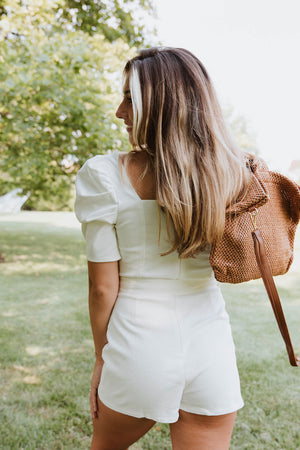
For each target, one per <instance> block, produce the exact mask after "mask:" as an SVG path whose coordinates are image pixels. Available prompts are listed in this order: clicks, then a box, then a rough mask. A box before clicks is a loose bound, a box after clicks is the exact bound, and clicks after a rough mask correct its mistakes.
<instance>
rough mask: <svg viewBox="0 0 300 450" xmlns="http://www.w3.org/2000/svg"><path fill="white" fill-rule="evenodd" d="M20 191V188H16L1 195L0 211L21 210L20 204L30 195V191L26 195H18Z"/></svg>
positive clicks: (7, 212)
mask: <svg viewBox="0 0 300 450" xmlns="http://www.w3.org/2000/svg"><path fill="white" fill-rule="evenodd" d="M21 192H22V189H21V188H16V189H13V190H12V191H10V192H8V193H7V194H5V195H2V197H0V213H6V214H17V213H19V212H20V211H21V207H22V205H23V204H24V203H25V202H26V200H27V199H28V198H29V196H30V193H28V194H26V195H19V194H20V193H21Z"/></svg>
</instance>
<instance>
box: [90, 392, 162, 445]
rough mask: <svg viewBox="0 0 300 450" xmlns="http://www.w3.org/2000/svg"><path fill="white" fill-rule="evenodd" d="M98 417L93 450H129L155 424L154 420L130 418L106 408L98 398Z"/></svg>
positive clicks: (94, 425) (94, 421)
mask: <svg viewBox="0 0 300 450" xmlns="http://www.w3.org/2000/svg"><path fill="white" fill-rule="evenodd" d="M97 401H98V417H97V418H96V419H93V428H94V430H93V439H92V445H91V450H127V448H128V447H129V446H130V445H132V444H133V443H134V442H136V441H137V440H138V439H140V438H141V437H142V436H143V435H144V434H145V433H147V431H149V430H150V428H152V427H153V425H154V424H155V421H154V420H150V419H146V418H141V419H138V418H136V417H132V416H128V415H126V414H121V413H119V412H116V411H113V410H112V409H110V408H108V407H107V406H105V405H104V404H103V403H102V402H101V401H100V400H99V397H97Z"/></svg>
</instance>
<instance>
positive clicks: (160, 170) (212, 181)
mask: <svg viewBox="0 0 300 450" xmlns="http://www.w3.org/2000/svg"><path fill="white" fill-rule="evenodd" d="M124 76H125V78H129V89H130V94H131V98H132V105H133V139H134V142H135V143H136V145H137V149H138V150H139V151H141V150H145V151H146V152H147V153H148V155H149V162H148V165H147V167H146V169H145V171H144V173H143V174H145V173H146V171H147V169H148V168H149V167H150V166H151V168H152V170H153V173H154V176H155V182H156V198H157V202H158V204H159V205H160V207H161V209H162V210H163V211H164V212H165V214H166V222H167V227H168V235H169V239H170V242H171V244H172V248H171V249H170V250H169V251H168V252H165V253H162V254H161V255H167V254H169V253H171V252H173V251H175V250H177V252H178V254H179V256H180V257H181V258H189V257H195V256H196V255H197V254H198V253H199V252H200V251H203V250H204V249H206V248H207V247H208V246H209V245H210V244H211V243H212V242H213V240H214V239H219V238H220V237H221V236H222V234H223V230H224V223H225V209H226V207H227V206H228V205H229V204H231V203H232V202H233V201H235V200H236V199H237V198H238V197H239V196H240V195H241V194H242V193H243V192H244V190H245V188H246V186H247V184H248V180H249V171H248V169H247V168H246V164H245V161H244V157H243V156H244V155H243V153H242V152H241V150H240V149H239V147H238V146H237V144H236V142H235V141H234V139H233V137H232V136H231V134H230V132H229V130H228V129H227V126H226V124H225V120H224V117H223V114H222V111H221V107H220V105H219V103H218V100H217V97H216V93H215V91H214V88H213V85H212V83H211V80H210V78H209V76H208V74H207V71H206V69H205V68H204V66H203V64H202V63H201V62H200V61H199V60H198V59H197V58H196V57H195V56H194V55H193V54H192V53H190V52H189V51H187V50H184V49H180V48H157V47H155V48H150V49H146V50H141V51H140V52H139V54H138V56H136V57H134V58H133V59H131V60H129V61H128V62H127V64H126V66H125V68H124ZM170 222H171V223H172V225H173V229H174V234H173V240H172V239H171V238H170V232H169V225H170ZM160 226H161V224H160Z"/></svg>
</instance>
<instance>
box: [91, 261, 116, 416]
mask: <svg viewBox="0 0 300 450" xmlns="http://www.w3.org/2000/svg"><path fill="white" fill-rule="evenodd" d="M88 272H89V312H90V321H91V328H92V333H93V339H94V345H95V354H96V362H95V367H94V373H93V376H92V383H91V392H90V406H91V414H92V417H96V416H97V401H96V400H97V389H98V385H99V382H100V376H101V370H102V365H103V360H102V350H103V347H104V345H105V344H106V342H107V338H106V333H107V326H108V321H109V318H110V315H111V313H112V310H113V307H114V304H115V301H116V299H117V296H118V292H119V268H118V261H112V262H91V261H88Z"/></svg>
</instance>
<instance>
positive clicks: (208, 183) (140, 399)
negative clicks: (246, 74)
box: [75, 48, 249, 450]
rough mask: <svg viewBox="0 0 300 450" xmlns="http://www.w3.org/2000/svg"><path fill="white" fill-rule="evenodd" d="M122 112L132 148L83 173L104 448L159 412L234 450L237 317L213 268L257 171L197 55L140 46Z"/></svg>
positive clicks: (94, 407) (93, 399) (198, 437)
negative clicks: (229, 212) (229, 209)
mask: <svg viewBox="0 0 300 450" xmlns="http://www.w3.org/2000/svg"><path fill="white" fill-rule="evenodd" d="M116 115H117V117H118V118H119V119H122V120H123V121H124V123H125V125H126V127H127V132H128V134H129V140H130V143H131V144H132V146H133V150H132V151H131V152H129V153H128V154H126V153H120V152H118V151H117V150H116V151H114V152H113V153H110V154H107V155H99V156H96V157H94V158H91V159H89V160H88V161H87V162H86V163H85V164H84V166H83V167H82V168H81V170H80V171H79V173H78V176H77V180H76V188H77V198H76V205H75V207H76V214H77V217H78V219H79V220H80V221H81V222H82V230H83V234H84V236H85V239H86V243H87V259H88V272H89V307H90V320H91V327H92V332H93V337H94V343H95V353H96V361H95V367H94V373H93V377H92V385H91V392H90V403H91V413H92V417H93V425H94V433H93V439H92V447H91V448H92V449H98V450H104V449H106V450H108V449H110V450H118V449H119V450H124V449H127V448H128V447H129V446H130V445H131V444H133V443H134V442H136V441H137V440H138V439H139V438H141V437H142V436H143V435H144V434H145V433H146V432H147V431H148V430H149V429H150V428H151V427H152V426H153V425H154V424H155V422H156V421H159V422H164V423H169V424H170V431H171V438H172V445H173V449H175V450H187V449H188V450H196V449H197V450H199V449H205V450H208V449H213V450H223V449H228V448H229V443H230V438H231V433H232V429H233V425H234V421H235V416H236V411H237V410H238V409H240V408H241V407H242V406H243V400H242V397H241V393H240V384H239V376H238V371H237V367H236V359H235V350H234V344H233V340H232V335H231V328H230V323H229V318H228V314H227V312H226V310H225V305H224V300H223V297H222V294H221V292H220V289H219V286H218V284H217V282H216V280H215V278H214V276H213V272H212V269H211V267H210V265H209V249H210V245H211V243H212V241H213V240H214V239H216V238H218V237H219V236H221V235H222V232H223V227H224V218H225V215H224V211H225V208H226V206H228V205H229V204H230V203H231V202H234V201H236V199H237V198H238V197H239V196H240V195H242V194H243V192H244V190H245V188H246V187H247V183H248V179H249V173H248V170H247V168H246V165H245V162H244V157H243V154H242V153H241V152H240V150H239V149H238V148H237V146H236V144H235V143H234V141H233V139H232V138H231V136H230V134H229V132H228V130H227V128H226V126H225V123H224V119H223V116H222V112H221V109H220V106H219V104H218V101H217V98H216V95H215V92H214V89H213V86H212V83H211V81H210V78H209V76H208V74H207V72H206V70H205V68H204V67H203V65H202V64H201V62H200V61H199V60H198V59H197V58H196V57H195V56H194V55H193V54H191V53H190V52H188V51H187V50H183V49H177V48H152V49H147V50H142V51H140V53H139V54H138V56H136V57H135V58H133V59H132V60H130V61H128V63H127V64H126V66H125V69H124V98H123V101H122V103H121V104H120V106H119V108H118V110H117V113H116Z"/></svg>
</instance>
